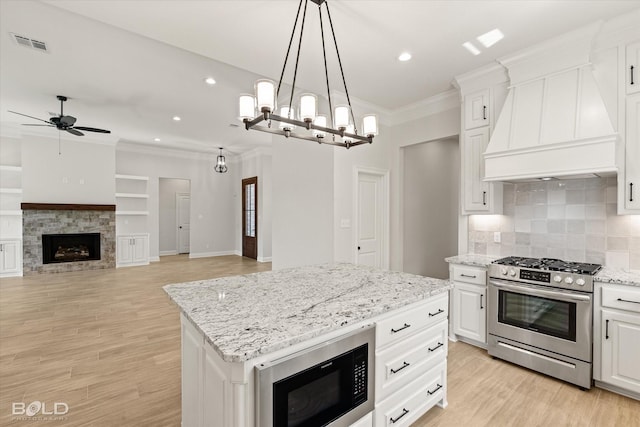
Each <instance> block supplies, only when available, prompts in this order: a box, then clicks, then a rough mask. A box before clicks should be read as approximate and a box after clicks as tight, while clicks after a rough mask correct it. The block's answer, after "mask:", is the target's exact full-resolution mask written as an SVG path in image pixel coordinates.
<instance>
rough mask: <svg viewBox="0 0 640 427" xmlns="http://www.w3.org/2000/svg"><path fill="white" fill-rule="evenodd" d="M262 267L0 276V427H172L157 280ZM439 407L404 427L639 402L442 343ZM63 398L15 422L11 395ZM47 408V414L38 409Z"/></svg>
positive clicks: (504, 421) (174, 317)
mask: <svg viewBox="0 0 640 427" xmlns="http://www.w3.org/2000/svg"><path fill="white" fill-rule="evenodd" d="M269 269H271V265H270V264H269V263H258V262H255V261H253V260H250V259H247V258H242V257H237V256H227V257H216V258H202V259H192V260H191V259H188V257H186V256H171V257H162V258H161V262H159V263H153V264H151V265H149V266H144V267H130V268H121V269H112V270H100V271H87V272H76V273H61V274H49V275H39V276H28V277H24V278H6V279H0V425H1V426H5V425H7V426H9V425H12V426H13V425H16V426H21V425H34V426H49V425H51V426H65V427H66V426H100V427H102V426H136V427H137V426H175V427H178V426H180V418H181V417H180V320H179V315H178V309H177V307H176V306H175V305H173V304H172V303H171V302H170V301H169V299H168V297H167V296H166V294H165V293H164V291H162V286H163V285H165V284H168V283H175V282H185V281H191V280H200V279H206V278H212V277H222V276H229V275H236V274H245V273H252V272H256V271H265V270H269ZM448 372H449V373H448V375H449V376H448V384H449V392H448V396H449V406H448V408H447V409H445V410H442V409H440V408H434V409H432V410H431V411H429V412H428V413H427V414H425V416H424V417H422V418H421V419H420V420H419V421H418V422H417V423H416V424H415V426H427V425H428V426H431V425H434V426H565V425H567V426H569V425H575V426H625V427H627V426H640V402H637V401H635V400H631V399H628V398H625V397H622V396H618V395H616V394H613V393H609V392H607V391H604V390H600V389H592V390H590V391H588V392H582V391H580V390H578V389H577V388H576V387H573V386H570V385H567V384H565V383H563V382H560V381H556V380H554V379H551V378H547V377H544V376H542V375H539V374H536V373H533V372H530V371H528V370H526V369H522V368H519V367H517V366H514V365H510V364H508V363H505V362H501V361H497V360H493V359H491V358H490V357H489V356H487V354H486V352H484V351H482V350H479V349H477V348H475V347H472V346H469V345H467V344H464V343H451V344H450V346H449V369H448ZM35 400H38V401H43V402H45V404H49V405H53V403H54V402H64V403H66V404H67V405H69V412H68V413H67V414H66V415H64V419H62V420H54V419H47V420H38V421H36V420H29V421H25V420H21V419H15V418H14V417H13V416H12V415H11V405H12V403H13V402H25V403H27V404H28V403H30V402H32V401H35ZM47 409H51V408H50V407H48V408H47Z"/></svg>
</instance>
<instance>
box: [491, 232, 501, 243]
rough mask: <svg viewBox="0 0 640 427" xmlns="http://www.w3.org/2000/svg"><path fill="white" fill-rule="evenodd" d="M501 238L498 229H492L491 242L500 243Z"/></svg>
mask: <svg viewBox="0 0 640 427" xmlns="http://www.w3.org/2000/svg"><path fill="white" fill-rule="evenodd" d="M501 240H502V236H501V235H500V232H499V231H494V233H493V242H494V243H500V241H501Z"/></svg>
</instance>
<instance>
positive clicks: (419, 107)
mask: <svg viewBox="0 0 640 427" xmlns="http://www.w3.org/2000/svg"><path fill="white" fill-rule="evenodd" d="M454 108H460V93H459V92H458V90H457V89H449V90H447V91H445V92H440V93H439V94H437V95H434V96H431V97H429V98H426V99H423V100H422V101H418V102H416V103H413V104H409V105H406V106H404V107H402V108H399V109H396V110H394V111H393V112H392V113H391V114H390V117H389V126H396V125H399V124H402V123H406V122H410V121H413V120H417V119H421V118H423V117H427V116H431V115H433V114H438V113H441V112H443V111H448V110H451V109H454Z"/></svg>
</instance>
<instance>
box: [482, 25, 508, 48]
mask: <svg viewBox="0 0 640 427" xmlns="http://www.w3.org/2000/svg"><path fill="white" fill-rule="evenodd" d="M476 38H477V39H478V41H479V42H480V43H482V45H483V46H484V47H491V46H493V45H494V44H496V43H498V42H499V41H500V40H502V39H503V38H504V34H502V31H500V30H499V29H497V28H496V29H495V30H491V31H489V32H488V33H484V34H483V35H481V36H478V37H476Z"/></svg>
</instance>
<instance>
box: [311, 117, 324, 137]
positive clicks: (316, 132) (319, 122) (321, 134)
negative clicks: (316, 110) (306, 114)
mask: <svg viewBox="0 0 640 427" xmlns="http://www.w3.org/2000/svg"><path fill="white" fill-rule="evenodd" d="M313 124H314V125H316V126H319V127H323V128H326V127H327V116H325V115H324V114H318V115H317V116H316V118H315V120H314V121H313ZM325 135H326V132H324V131H321V130H318V129H314V130H313V136H315V137H316V138H324V136H325Z"/></svg>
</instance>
